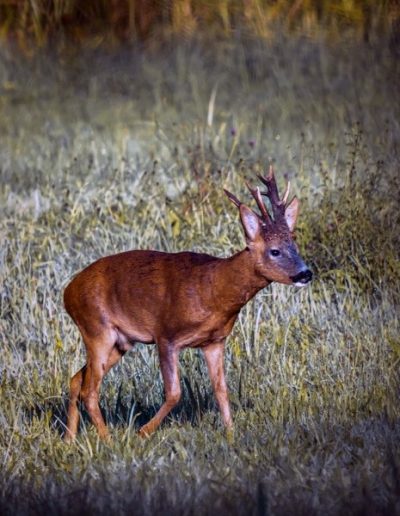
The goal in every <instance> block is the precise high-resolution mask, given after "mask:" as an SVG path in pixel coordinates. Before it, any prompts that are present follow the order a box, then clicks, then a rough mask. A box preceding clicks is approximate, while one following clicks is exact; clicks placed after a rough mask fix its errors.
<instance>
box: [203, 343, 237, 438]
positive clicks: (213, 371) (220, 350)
mask: <svg viewBox="0 0 400 516" xmlns="http://www.w3.org/2000/svg"><path fill="white" fill-rule="evenodd" d="M203 353H204V357H205V359H206V362H207V367H208V372H209V374H210V378H211V383H212V386H213V389H214V394H215V397H216V398H217V402H218V405H219V408H220V411H221V414H222V419H223V421H224V424H225V426H226V427H227V428H228V430H230V429H232V427H233V422H232V416H231V409H230V406H229V399H228V388H227V386H226V381H225V372H224V341H220V342H215V343H212V344H209V345H208V346H205V347H204V348H203Z"/></svg>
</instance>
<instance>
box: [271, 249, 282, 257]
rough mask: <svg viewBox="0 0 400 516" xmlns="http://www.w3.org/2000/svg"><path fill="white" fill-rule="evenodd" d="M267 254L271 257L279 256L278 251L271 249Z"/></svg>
mask: <svg viewBox="0 0 400 516" xmlns="http://www.w3.org/2000/svg"><path fill="white" fill-rule="evenodd" d="M269 253H270V255H271V256H279V255H280V254H281V252H280V251H279V249H271V251H270V252H269Z"/></svg>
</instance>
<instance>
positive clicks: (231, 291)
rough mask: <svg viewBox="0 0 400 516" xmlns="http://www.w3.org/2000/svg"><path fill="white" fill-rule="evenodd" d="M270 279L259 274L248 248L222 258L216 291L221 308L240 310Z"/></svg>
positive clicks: (233, 310)
mask: <svg viewBox="0 0 400 516" xmlns="http://www.w3.org/2000/svg"><path fill="white" fill-rule="evenodd" d="M269 283H270V281H268V280H267V279H265V278H264V277H263V276H261V275H259V274H258V273H257V272H256V269H255V263H254V261H253V259H252V257H251V255H250V251H249V250H248V249H244V250H243V251H240V252H239V253H237V254H235V255H233V256H231V257H229V258H226V259H223V260H221V262H220V263H219V267H218V268H217V274H216V282H215V284H216V291H217V294H218V298H219V300H220V303H221V308H223V309H226V310H227V311H232V312H236V311H237V312H238V311H239V310H240V309H241V308H242V307H243V306H244V305H245V304H246V303H247V302H248V301H249V300H250V299H251V298H252V297H254V296H255V295H256V294H257V292H258V291H259V290H261V289H262V288H264V287H266V286H267V285H269Z"/></svg>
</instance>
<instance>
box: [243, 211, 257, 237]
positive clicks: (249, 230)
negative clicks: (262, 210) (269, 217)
mask: <svg viewBox="0 0 400 516" xmlns="http://www.w3.org/2000/svg"><path fill="white" fill-rule="evenodd" d="M240 218H241V221H242V224H243V227H244V230H245V232H246V237H247V238H248V239H249V240H255V238H256V237H257V236H258V235H259V234H260V219H259V217H258V215H256V214H255V213H254V211H253V210H251V209H250V208H248V207H247V206H246V205H244V204H242V205H241V206H240Z"/></svg>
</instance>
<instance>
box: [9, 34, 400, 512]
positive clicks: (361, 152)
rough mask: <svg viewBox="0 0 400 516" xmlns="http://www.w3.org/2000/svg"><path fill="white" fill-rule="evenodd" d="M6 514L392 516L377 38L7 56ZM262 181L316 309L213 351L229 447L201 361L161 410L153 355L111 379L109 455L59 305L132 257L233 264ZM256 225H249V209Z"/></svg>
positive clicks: (394, 438)
mask: <svg viewBox="0 0 400 516" xmlns="http://www.w3.org/2000/svg"><path fill="white" fill-rule="evenodd" d="M0 77H1V83H0V110H1V117H0V135H1V146H0V174H1V188H0V214H1V215H0V238H1V247H0V315H1V319H0V339H1V344H2V347H1V349H2V356H1V362H0V428H1V432H0V463H1V464H2V468H1V471H0V512H1V513H2V514H4V515H8V514H10V515H11V514H13V515H22V514H24V515H25V514H57V515H60V514H62V515H64V514H65V515H67V514H74V515H76V514H83V513H85V514H102V513H109V512H111V511H112V512H113V513H114V514H128V513H129V514H138V515H139V514H140V515H147V514H148V515H150V514H151V515H154V514H174V515H190V514H195V515H203V514H218V513H219V514H230V515H242V514H243V515H248V514H251V515H257V516H261V515H266V514H273V515H279V514H321V513H324V514H326V515H331V514H400V454H399V445H398V443H399V442H400V420H399V418H400V406H399V388H400V383H399V367H400V337H399V335H400V334H399V329H400V328H399V325H400V319H399V308H400V306H399V305H400V297H399V294H400V261H399V249H400V237H399V234H400V230H399V222H400V212H399V207H398V206H399V205H398V200H399V198H400V186H399V185H400V182H399V170H400V166H399V165H400V125H399V124H400V103H399V94H398V85H399V84H400V65H399V61H398V56H397V55H396V53H395V51H394V49H393V48H392V47H391V46H390V44H389V41H388V40H386V39H385V37H384V36H381V37H379V38H375V39H372V40H371V41H369V42H360V41H359V40H357V39H352V38H351V37H350V36H349V35H345V36H344V37H343V39H342V40H338V41H334V42H332V41H328V40H326V39H324V38H323V37H318V38H316V39H311V38H306V37H302V36H300V35H298V36H295V35H292V36H291V37H286V36H284V35H283V34H281V35H279V34H277V35H276V37H275V38H274V39H267V40H265V39H246V38H244V37H243V38H240V37H237V38H231V39H229V40H227V39H223V38H221V39H220V40H219V41H217V42H210V41H208V40H207V39H201V38H194V39H193V40H192V41H187V42H184V43H179V42H175V43H174V42H170V43H168V44H166V45H165V46H164V48H163V49H162V50H161V49H158V50H157V51H154V50H153V49H151V48H150V49H147V50H146V51H140V50H133V49H132V48H130V49H125V50H123V49H120V50H115V51H108V52H105V51H100V50H98V49H94V50H88V49H86V50H85V51H82V52H81V54H80V55H73V54H68V53H66V54H63V55H62V57H60V56H59V54H57V53H56V52H54V53H53V54H52V53H51V52H50V53H46V52H38V53H37V55H36V56H35V57H33V58H30V59H27V58H24V57H16V54H14V53H13V51H12V50H10V49H9V48H8V49H7V48H6V47H3V48H2V50H1V53H0ZM270 161H272V162H273V163H274V164H275V168H276V173H277V177H278V180H279V184H280V185H281V187H283V184H284V178H289V179H290V180H291V182H292V189H293V192H294V193H296V194H297V195H298V197H299V198H300V199H301V203H302V204H301V214H300V220H299V224H298V231H297V241H298V243H299V246H300V249H301V252H302V255H303V257H304V259H305V260H306V262H307V263H308V264H309V265H310V267H311V268H312V269H313V271H314V273H315V280H314V281H313V283H312V285H311V286H310V287H309V288H306V289H301V290H298V289H296V288H294V287H287V286H282V285H273V286H271V287H269V288H268V289H266V290H265V291H262V292H261V293H259V294H258V295H257V296H256V298H255V299H254V300H253V301H252V302H250V303H249V304H248V305H247V306H246V307H245V309H243V311H242V313H241V315H240V318H239V320H238V322H237V324H236V325H235V327H234V330H233V333H232V335H231V337H230V338H229V339H228V343H227V349H226V372H227V378H228V383H229V386H230V395H231V403H232V407H233V412H234V420H235V436H234V440H231V439H227V437H226V436H225V433H224V430H223V427H222V424H221V420H220V416H219V413H218V410H217V407H216V404H215V402H214V398H213V396H212V393H211V386H210V383H209V380H208V377H207V373H206V371H205V365H204V363H203V360H202V356H201V352H197V351H190V350H189V351H186V352H184V353H183V354H182V357H181V380H182V387H183V399H182V402H181V403H180V404H179V406H178V408H177V409H176V410H175V411H174V413H173V414H172V416H171V417H169V418H168V419H167V421H166V422H165V423H164V424H163V426H162V428H161V429H160V430H159V431H158V432H157V433H156V434H155V435H154V436H152V437H150V438H149V439H146V440H142V439H140V438H139V437H138V436H137V435H136V432H137V429H138V428H139V426H140V424H142V423H143V422H145V421H147V420H148V419H149V418H150V417H151V415H152V414H154V412H155V411H156V410H157V407H159V406H160V404H161V402H162V399H163V388H162V383H161V378H160V373H159V368H158V358H157V354H156V352H155V349H154V347H152V346H144V345H142V344H138V345H137V346H136V347H135V349H134V351H132V352H131V353H128V354H127V355H126V356H125V357H124V359H123V360H122V363H121V365H118V366H117V367H116V368H115V369H113V370H112V371H111V372H110V373H109V375H108V376H107V378H106V380H105V382H104V385H103V389H102V395H101V406H102V410H103V413H104V415H105V418H106V420H107V423H108V424H109V426H110V428H111V433H112V442H111V443H103V442H101V441H99V440H98V438H97V435H96V434H95V432H94V429H93V427H92V426H91V424H90V422H89V420H88V418H87V415H86V414H85V412H84V411H83V417H82V420H81V427H80V432H79V436H78V438H77V440H76V442H75V443H74V444H72V445H70V446H67V445H65V444H64V443H63V442H62V439H61V437H62V434H63V432H64V425H65V421H66V408H67V402H68V384H69V379H70V377H71V376H72V374H74V372H75V371H77V370H78V369H79V368H80V367H81V366H82V365H83V363H84V360H85V358H84V350H83V345H82V343H81V341H80V338H79V335H78V332H77V330H76V328H75V327H74V325H73V323H72V322H71V320H70V319H69V318H68V316H67V314H66V313H65V311H64V309H63V305H62V291H63V288H64V287H65V285H66V284H67V283H68V281H69V280H70V279H71V277H72V276H73V275H74V274H75V273H76V272H78V271H79V270H80V269H82V268H83V267H84V266H86V265H87V264H89V263H90V262H92V261H93V260H95V259H97V258H99V257H101V256H103V255H106V254H112V253H115V252H118V251H123V250H127V249H133V248H153V249H161V250H166V251H179V250H194V251H202V252H207V253H210V254H215V255H220V256H228V255H230V254H232V253H233V252H235V251H237V250H239V249H241V247H242V246H243V245H244V239H243V235H242V230H241V227H240V224H239V222H238V214H237V211H236V210H235V209H234V207H233V206H232V205H231V204H230V203H229V201H228V200H227V199H226V197H225V196H224V194H223V190H222V188H223V187H225V188H228V189H229V190H231V191H232V192H234V193H235V194H236V195H237V196H238V197H239V198H240V199H242V200H246V201H247V202H248V203H251V204H252V203H253V201H252V200H251V199H250V195H249V193H248V192H247V191H246V188H245V180H248V181H250V182H251V183H252V184H256V172H262V171H264V170H265V169H266V167H267V166H268V164H269V162H270ZM252 205H253V204H252Z"/></svg>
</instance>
